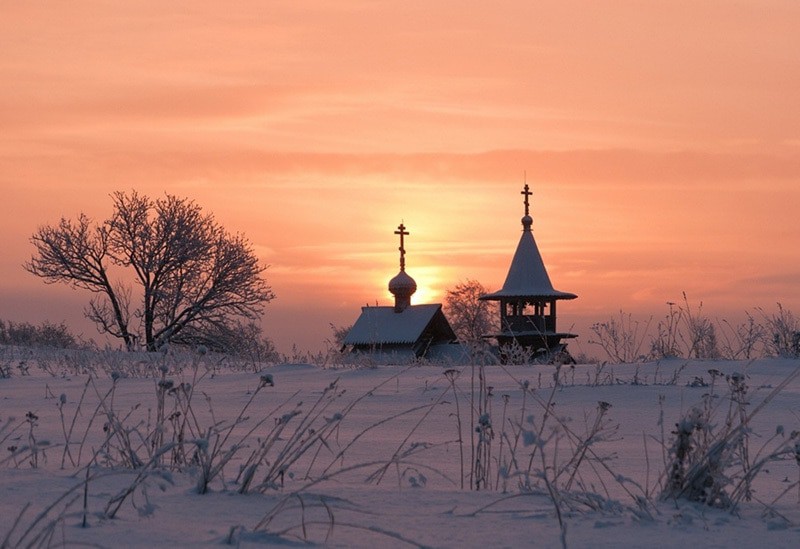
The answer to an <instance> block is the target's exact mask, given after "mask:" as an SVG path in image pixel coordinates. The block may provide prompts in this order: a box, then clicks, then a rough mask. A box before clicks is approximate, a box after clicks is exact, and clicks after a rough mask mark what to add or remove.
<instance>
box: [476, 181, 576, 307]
mask: <svg viewBox="0 0 800 549" xmlns="http://www.w3.org/2000/svg"><path fill="white" fill-rule="evenodd" d="M521 194H523V195H525V215H524V216H523V217H522V237H520V239H519V244H517V251H516V252H515V253H514V259H512V260H511V267H509V269H508V275H507V276H506V281H505V282H504V283H503V287H502V289H500V290H499V291H497V292H494V293H491V294H486V295H484V296H482V297H481V299H485V300H498V299H500V298H505V297H528V298H534V299H535V298H544V299H550V298H555V299H575V298H576V297H578V296H577V295H575V294H572V293H569V292H560V291H558V290H556V289H555V288H553V284H552V282H550V276H548V274H547V269H546V268H545V266H544V261H543V260H542V254H540V253H539V247H538V246H537V245H536V240H535V239H534V238H533V231H532V230H531V226H532V225H533V218H532V217H531V216H530V204H529V202H528V197H529V196H530V195H531V191H530V188H529V187H528V184H527V183H526V184H525V190H524V191H522V193H521Z"/></svg>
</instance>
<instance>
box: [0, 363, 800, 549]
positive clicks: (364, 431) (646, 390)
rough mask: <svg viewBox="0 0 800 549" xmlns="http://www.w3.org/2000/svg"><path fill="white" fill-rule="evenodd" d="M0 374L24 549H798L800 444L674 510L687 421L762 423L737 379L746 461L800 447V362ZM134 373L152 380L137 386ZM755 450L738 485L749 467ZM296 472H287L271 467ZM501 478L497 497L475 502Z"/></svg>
mask: <svg viewBox="0 0 800 549" xmlns="http://www.w3.org/2000/svg"><path fill="white" fill-rule="evenodd" d="M3 360H4V361H5V365H6V366H7V367H9V370H10V373H11V377H10V378H4V379H0V442H2V447H1V448H0V452H1V453H0V544H2V540H3V538H6V540H5V542H6V544H7V545H8V546H15V545H20V546H27V545H33V546H50V545H53V546H57V545H61V544H78V545H80V544H88V545H92V546H103V547H120V546H140V547H153V546H163V547H197V546H218V545H220V544H223V543H226V542H227V543H231V544H234V545H237V546H241V547H258V546H272V545H281V546H286V545H288V546H291V545H295V544H302V543H304V542H305V541H307V542H311V543H313V544H324V545H326V546H333V547H375V546H380V547H406V546H426V547H525V546H536V547H561V546H562V544H563V543H565V544H566V545H567V546H568V547H680V546H689V545H696V546H702V547H734V546H735V547H796V546H798V544H800V503H799V502H798V497H800V487H798V484H797V483H798V478H800V463H798V461H796V458H795V455H794V454H793V453H791V452H788V453H785V454H784V455H783V458H784V459H782V460H780V461H775V462H769V463H766V464H765V465H764V466H763V468H762V469H761V470H760V472H759V474H758V475H756V476H755V479H754V480H753V482H752V497H751V498H749V500H747V499H745V498H741V501H740V504H739V505H738V507H737V508H736V510H735V512H731V511H730V510H725V509H720V508H714V507H709V506H704V505H702V504H699V503H693V502H689V501H685V500H683V499H678V500H675V499H663V498H661V497H660V490H661V486H663V485H664V484H665V482H666V480H665V476H664V471H665V470H666V467H667V465H666V463H665V462H666V461H667V460H669V459H670V455H669V450H670V448H671V447H672V445H673V438H674V437H673V435H672V434H671V431H673V430H675V424H676V423H677V422H679V421H680V420H681V419H682V418H683V417H685V416H686V415H687V414H689V412H690V410H691V409H692V408H693V407H699V408H698V409H699V410H700V413H701V414H705V413H706V412H704V411H703V410H704V409H703V406H704V402H705V403H708V406H710V407H711V408H710V409H711V410H712V412H711V413H712V414H713V415H711V416H710V417H711V418H712V419H711V423H710V426H711V427H712V428H713V432H720V430H724V429H725V428H726V426H725V420H726V418H727V417H732V418H735V421H738V420H739V419H741V417H745V416H740V415H739V413H740V409H742V408H741V407H740V406H739V405H738V404H737V403H736V402H733V401H732V400H731V393H730V391H729V381H728V380H726V377H727V378H730V376H731V375H732V374H734V373H741V374H744V375H745V376H746V377H745V378H744V379H745V383H746V386H747V389H746V392H745V393H744V398H743V399H741V400H742V401H745V402H747V403H748V404H747V406H746V409H745V411H744V413H745V414H750V413H752V412H753V411H754V410H756V408H757V407H758V406H759V404H760V403H761V402H762V401H764V399H765V398H766V399H768V402H767V404H766V405H765V406H764V407H763V409H760V410H758V411H757V413H755V414H754V415H753V417H752V418H748V426H749V431H747V433H746V434H747V436H746V444H747V450H748V453H747V460H748V463H750V464H755V463H758V461H759V459H760V458H761V457H763V456H764V455H766V454H767V453H769V452H771V451H773V450H775V449H776V448H780V447H781V445H784V446H783V447H784V448H794V446H792V445H793V444H794V442H797V438H794V439H792V438H791V437H792V436H793V431H800V378H795V379H793V380H792V381H791V382H790V383H789V384H788V385H787V386H785V387H783V388H782V389H781V390H780V391H779V392H775V391H774V390H775V389H776V388H778V387H779V386H780V384H781V383H782V382H783V381H784V380H785V379H787V378H788V377H789V376H791V375H792V373H793V372H795V371H796V370H797V368H798V367H800V361H798V360H789V359H764V360H757V361H754V362H727V361H714V362H709V361H684V360H670V361H662V362H660V363H647V364H639V365H614V366H611V365H606V366H604V367H603V368H602V369H600V367H598V366H596V365H577V366H575V367H569V366H563V367H561V369H560V371H559V372H558V375H559V379H558V385H557V386H554V384H555V376H554V374H555V373H556V368H555V367H554V366H552V365H538V366H506V367H500V366H486V367H485V368H483V369H481V368H480V367H478V366H466V367H463V366H459V367H443V366H434V365H423V366H412V367H401V366H378V367H375V368H362V369H352V368H327V369H323V368H319V367H316V366H311V365H305V364H294V365H290V364H284V365H278V366H271V367H266V368H264V369H262V370H260V371H254V369H252V370H251V371H233V370H231V369H229V368H220V367H217V363H216V361H215V359H214V358H212V357H208V356H204V357H199V356H198V357H194V358H181V359H170V358H164V359H163V360H162V359H159V360H161V362H153V363H149V362H148V361H147V359H141V360H140V361H139V362H138V363H136V362H130V363H126V362H125V361H126V360H127V359H125V358H119V357H112V356H111V355H100V354H98V355H97V356H96V357H94V358H93V359H91V360H89V359H86V358H75V357H72V358H70V359H62V358H58V357H57V356H56V357H55V358H54V357H53V356H52V355H50V356H49V357H48V358H47V359H46V362H47V363H46V364H45V366H46V367H47V369H48V370H49V371H50V372H51V374H55V375H51V374H48V373H45V372H44V371H42V369H41V368H39V367H38V366H37V360H38V359H37V357H35V356H34V357H29V358H26V359H25V361H26V362H25V364H24V366H23V368H22V369H20V368H19V365H18V362H19V360H20V359H18V358H15V357H14V355H13V354H12V353H8V352H7V353H5V354H4V355H3ZM82 360H83V361H87V364H88V362H91V365H89V366H87V365H86V364H83V365H82V362H81V361H82ZM103 361H106V362H108V363H109V364H110V363H111V362H114V364H113V367H111V366H109V364H106V367H105V368H104V367H101V366H98V364H101V363H102V362H103ZM162 366H163V370H164V371H163V373H162V371H161V370H160V369H159V367H162ZM25 368H27V373H28V375H23V373H24V370H25ZM82 369H89V370H93V371H94V372H95V376H93V377H91V378H90V376H89V375H88V374H87V373H85V372H81V370H82ZM110 370H115V371H117V372H118V374H119V375H118V374H114V376H113V377H114V378H116V379H112V376H110V375H109V374H108V371H110ZM133 370H138V371H139V372H140V373H141V372H143V371H148V370H149V371H150V372H151V376H150V377H141V376H131V375H127V374H126V372H127V373H130V372H132V371H133ZM712 370H715V371H717V372H719V374H717V373H716V372H715V373H714V374H713V375H712V373H710V372H711V371H712ZM481 371H483V373H484V380H483V384H482V383H481V379H480V373H481ZM152 374H154V375H152ZM159 381H161V382H162V384H161V386H159V384H158V383H159ZM712 381H713V383H712ZM165 382H166V383H165ZM170 382H171V383H170ZM181 383H188V384H190V385H181ZM270 383H274V386H273V385H271V384H270ZM489 387H491V389H489ZM525 387H527V390H526V389H525ZM454 389H455V390H454ZM159 392H160V393H161V394H162V396H163V406H161V407H160V405H159V398H158V395H159ZM704 395H714V396H711V397H705V398H704ZM734 396H735V395H734ZM189 398H191V400H189ZM187 402H188V404H187ZM472 407H474V410H471V408H472ZM479 407H480V409H478V408H479ZM243 410H244V412H243ZM176 412H181V413H179V414H176ZM480 416H483V417H480ZM704 417H705V416H704ZM661 418H663V422H662V421H661ZM459 421H460V425H461V431H460V433H459ZM181 427H182V429H181ZM476 427H477V428H478V429H481V428H482V429H483V434H482V436H483V437H484V438H483V439H482V442H481V439H480V436H481V434H480V433H477V432H475V428H476ZM278 431H280V433H279V436H278ZM180 432H182V439H179V438H177V437H178V433H180ZM591 433H594V434H591ZM473 434H474V435H475V436H472V435H473ZM226 435H227V438H225V436H226ZM794 436H795V437H797V435H796V434H795V435H794ZM126 437H127V438H126ZM664 439H666V440H664ZM459 440H461V443H459ZM662 440H664V443H663V444H662ZM270 441H271V442H270ZM306 441H307V446H303V445H304V444H306ZM67 442H68V444H67ZM215 444H216V445H217V446H218V451H217V452H216V453H215ZM765 445H766V448H765V449H764V450H763V451H762V450H761V449H762V447H764V446H765ZM32 447H35V448H37V451H34V450H33V449H32ZM259 448H264V452H263V454H264V457H263V459H261V460H260V461H259V460H256V461H257V463H258V465H257V467H255V469H254V470H255V474H254V475H253V481H252V482H251V483H250V485H249V487H248V489H247V490H241V488H242V486H243V479H242V477H241V476H240V475H239V473H240V471H242V469H243V468H244V467H245V466H246V465H247V463H254V462H253V461H250V462H248V461H247V460H248V458H250V457H251V456H252V455H253V452H254V451H258V449H259ZM741 448H742V446H741V445H739V446H737V449H736V451H735V452H733V454H735V456H736V457H735V458H729V461H731V467H730V468H729V469H726V470H724V471H721V472H720V474H728V475H731V474H736V473H735V472H736V471H737V470H739V471H740V470H741V465H740V464H739V465H738V469H737V464H736V463H735V461H736V460H737V459H740V458H741V456H742V451H741ZM157 449H163V450H164V453H163V454H162V455H160V456H157V455H156V450H157ZM293 450H297V453H296V454H291V452H292V451H293ZM126 452H127V453H126ZM291 455H294V456H295V458H296V459H295V458H292V457H291ZM154 456H155V457H154ZM198 456H199V457H198ZM473 456H482V457H481V459H480V460H479V461H480V463H479V465H477V466H476V465H475V463H476V461H478V460H477V458H473ZM227 457H230V459H229V460H228V461H227V462H226V461H225V459H226V458H227ZM204 459H205V463H207V464H208V467H207V468H206V469H207V470H208V471H211V472H213V471H214V468H215V467H216V466H217V465H219V464H224V466H223V467H222V468H221V471H220V472H219V474H218V475H211V476H213V478H212V479H211V481H210V482H209V484H208V491H207V492H206V493H199V492H200V491H199V490H198V476H199V475H200V472H201V470H202V463H203V461H204ZM281 460H284V461H283V462H284V463H287V462H288V463H289V464H288V465H284V466H282V467H281V468H282V469H283V471H282V473H283V474H275V473H274V472H273V473H271V474H270V473H269V470H270V467H271V466H273V465H275V464H277V463H281ZM462 471H463V475H462ZM482 471H483V472H484V473H485V482H484V483H482V484H481V486H480V488H481V489H480V490H475V489H471V484H473V483H475V482H476V481H477V480H479V479H478V477H479V476H480V473H481V472H482ZM267 476H269V480H268V481H267V482H266V483H264V484H263V485H262V486H259V483H262V481H264V479H265V478H266V477H267ZM87 479H88V480H87ZM462 481H463V483H464V487H463V488H462ZM733 481H734V483H735V482H736V481H737V479H736V478H734V479H733ZM486 485H488V486H486ZM733 487H734V486H733V485H731V486H728V487H727V488H726V490H732V489H733ZM240 491H245V492H246V493H240ZM128 492H130V493H128ZM84 497H85V498H86V499H85V505H84ZM26 506H27V507H26ZM117 508H118V510H117ZM23 509H25V511H24V512H22V511H23ZM84 509H85V510H86V517H85V521H86V526H85V527H84V526H83V521H84ZM39 517H41V519H40V520H37V519H39ZM112 517H113V518H112ZM562 525H563V527H562ZM304 540H305V541H304Z"/></svg>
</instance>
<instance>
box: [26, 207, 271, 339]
mask: <svg viewBox="0 0 800 549" xmlns="http://www.w3.org/2000/svg"><path fill="white" fill-rule="evenodd" d="M112 199H113V202H114V213H113V215H112V216H111V218H110V219H108V220H106V221H104V222H103V223H101V224H99V225H93V224H92V222H91V221H90V220H89V218H88V217H86V216H85V215H83V214H81V215H80V216H79V218H78V221H77V222H76V223H73V222H70V221H69V220H67V219H64V218H62V219H61V222H60V223H59V224H58V225H56V226H44V227H40V228H39V230H38V231H37V232H36V233H35V234H34V235H33V236H32V237H31V242H32V243H33V244H34V246H35V247H36V254H34V255H33V257H32V258H31V260H30V261H29V262H27V263H25V265H24V267H25V269H26V270H28V271H29V272H31V273H33V274H34V275H36V276H39V277H41V278H43V279H44V280H45V282H47V283H56V282H63V283H66V284H69V285H71V286H73V287H75V288H81V289H86V290H89V291H90V292H92V293H94V294H95V295H94V296H93V297H92V299H91V301H90V302H89V307H88V309H87V311H86V315H87V317H88V318H89V319H91V320H92V321H94V322H95V323H96V324H97V326H98V329H99V330H100V332H101V333H107V334H109V335H111V336H113V337H117V338H120V339H122V340H123V342H124V343H125V345H126V347H127V348H128V349H134V348H135V347H136V344H137V340H138V339H139V338H140V337H142V336H143V339H144V342H145V347H146V348H147V349H148V350H150V351H154V350H156V349H158V348H159V347H161V346H162V345H164V344H165V343H169V342H171V341H178V340H179V337H178V336H179V334H180V333H181V332H182V331H184V330H186V331H187V332H189V331H191V332H193V333H194V334H198V333H203V332H204V331H207V332H214V331H217V332H218V331H219V330H222V329H225V328H226V327H227V326H229V325H230V324H231V322H234V320H235V319H240V318H245V319H249V320H254V319H257V318H259V317H260V315H261V314H262V313H263V307H264V305H265V304H266V303H268V302H269V301H271V300H272V299H273V298H274V297H275V295H274V294H273V292H272V290H271V288H270V287H269V286H268V285H267V284H266V282H265V281H264V280H263V278H262V277H261V274H262V273H263V271H264V269H265V268H266V267H262V266H261V265H260V264H259V262H258V259H257V258H256V256H255V253H254V252H253V250H252V247H251V245H250V243H249V242H248V241H247V240H246V239H245V238H244V237H243V236H242V235H238V234H237V235H231V234H229V233H228V232H227V231H225V230H224V229H223V228H222V227H221V226H220V225H218V224H217V222H216V221H215V220H214V217H213V216H212V215H210V214H204V213H203V212H202V209H201V208H200V207H199V206H198V205H197V204H195V203H194V202H193V201H191V200H188V199H184V198H179V197H175V196H171V195H166V196H165V197H164V198H160V199H156V200H152V199H150V198H148V197H146V196H142V195H139V194H138V193H136V192H132V193H131V194H126V193H123V192H116V193H114V194H113V195H112ZM112 267H122V268H128V269H130V270H132V271H133V276H134V279H135V281H136V283H137V286H138V287H140V289H141V292H140V297H139V299H140V301H139V304H138V307H137V308H136V309H135V310H131V302H132V298H133V291H132V288H131V287H130V286H126V285H124V284H122V283H120V282H118V281H113V282H112V280H111V278H110V275H109V269H110V268H112ZM132 315H133V317H135V318H138V319H139V320H140V326H139V329H138V330H136V329H134V328H133V327H132V326H131V318H132Z"/></svg>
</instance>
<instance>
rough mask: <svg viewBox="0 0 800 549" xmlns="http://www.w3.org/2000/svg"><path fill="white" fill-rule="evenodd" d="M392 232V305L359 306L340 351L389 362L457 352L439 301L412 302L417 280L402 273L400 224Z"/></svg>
mask: <svg viewBox="0 0 800 549" xmlns="http://www.w3.org/2000/svg"><path fill="white" fill-rule="evenodd" d="M394 234H396V235H399V236H400V248H399V250H400V272H398V273H397V275H395V276H394V278H392V279H391V280H390V281H389V292H391V294H392V295H393V296H394V306H374V307H370V306H366V307H362V308H361V316H359V317H358V320H356V322H355V324H353V327H352V328H350V331H349V332H348V334H347V336H346V337H345V339H344V341H343V350H344V349H348V348H349V349H350V352H352V353H356V354H368V355H369V356H370V357H371V358H374V359H376V360H381V361H385V362H389V363H407V362H412V361H414V360H419V359H423V358H425V359H429V360H437V359H439V358H443V356H446V355H448V354H452V353H453V352H456V353H458V352H460V351H461V346H460V345H453V344H455V343H456V334H455V332H453V328H452V327H451V326H450V323H449V322H448V321H447V318H445V316H444V312H443V311H442V304H441V303H431V304H424V305H412V304H411V296H412V295H414V292H416V291H417V283H416V281H415V280H414V279H413V278H411V276H410V275H409V274H408V273H407V272H406V249H405V237H406V236H409V234H410V233H409V232H408V231H407V230H406V227H405V225H403V224H402V223H400V225H399V226H398V227H397V230H396V231H395V232H394Z"/></svg>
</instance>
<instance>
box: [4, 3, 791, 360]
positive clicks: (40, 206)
mask: <svg viewBox="0 0 800 549" xmlns="http://www.w3.org/2000/svg"><path fill="white" fill-rule="evenodd" d="M39 4H41V5H39ZM58 5H60V7H54V6H58ZM232 6H233V7H232ZM0 9H2V13H3V16H2V18H0V52H2V55H0V81H1V82H2V83H3V84H2V86H0V129H1V130H2V131H0V189H1V190H2V197H3V207H2V214H0V231H2V235H3V237H2V254H0V318H3V319H11V320H28V321H33V322H39V321H41V320H44V319H50V320H54V321H61V320H67V321H68V322H70V323H72V324H74V325H75V326H76V327H77V328H78V329H79V330H80V331H82V332H83V333H84V334H85V335H86V336H87V337H96V334H95V333H94V331H93V329H92V328H91V327H90V326H88V325H87V324H85V322H83V321H81V309H82V307H83V305H84V304H85V303H86V301H87V299H88V298H87V296H86V295H85V294H84V293H81V292H77V291H72V290H69V289H66V288H64V287H58V286H45V285H44V284H43V283H42V282H41V281H40V280H38V279H35V278H34V277H33V276H32V275H30V274H28V273H26V272H24V271H23V270H22V268H21V264H22V263H23V262H24V261H25V260H26V259H28V258H29V256H30V253H31V251H32V247H31V245H30V243H29V242H28V238H29V236H30V235H31V234H32V233H33V232H34V231H35V230H36V227H37V226H38V225H40V224H44V223H53V222H56V221H57V220H58V218H59V217H60V216H61V215H66V216H68V217H75V216H76V215H77V214H78V213H79V212H80V211H84V212H86V213H87V214H89V215H91V216H93V217H95V218H104V217H105V216H107V215H108V214H109V213H110V199H109V196H108V195H109V194H110V193H111V192H113V191H115V190H130V189H137V190H138V191H140V192H142V193H145V194H150V195H154V196H155V195H159V194H161V193H163V192H169V193H173V194H177V195H181V196H188V197H191V198H193V199H195V200H196V201H197V202H199V203H200V204H201V205H202V206H204V207H205V208H206V209H207V210H209V211H212V212H213V213H214V214H215V215H216V216H217V218H218V219H219V220H220V221H221V222H222V223H223V224H224V225H225V226H226V227H227V228H228V229H229V230H231V231H241V232H244V233H245V234H246V235H247V236H248V237H249V239H250V240H251V241H252V242H253V243H254V245H255V246H256V249H257V251H258V253H259V254H260V256H261V258H262V259H263V261H264V263H266V264H269V265H271V267H270V268H269V270H268V271H267V278H268V280H269V282H270V283H271V284H272V286H273V288H274V290H275V292H276V293H277V295H278V298H277V300H275V301H274V302H273V303H272V304H270V305H269V307H268V309H267V317H266V318H265V321H264V325H265V328H266V329H267V331H268V333H269V335H270V336H271V337H272V338H273V339H274V340H275V341H276V343H277V344H278V347H279V349H281V350H283V351H288V350H289V348H290V347H291V345H292V343H297V344H298V346H299V347H300V348H304V349H305V348H309V349H313V348H319V347H321V346H322V341H323V340H324V339H325V338H327V337H329V336H330V329H329V324H330V323H334V324H337V325H343V324H349V323H351V322H353V321H354V320H355V318H356V317H357V315H358V313H359V310H360V309H359V308H360V306H362V305H364V304H366V303H371V304H372V303H375V302H376V301H378V302H380V303H382V304H387V303H389V301H390V300H389V296H388V294H387V292H386V289H385V288H386V283H387V282H388V280H389V278H391V277H392V276H393V275H394V274H395V273H396V271H397V261H398V256H397V249H396V248H397V242H396V240H395V238H396V237H395V236H394V235H393V234H392V232H393V230H394V229H395V227H396V226H397V224H398V223H399V222H400V221H401V220H403V221H404V222H405V224H406V225H407V226H408V227H409V230H410V231H411V236H410V237H409V238H408V244H407V248H408V272H409V273H410V274H411V275H412V276H414V278H415V279H416V280H417V283H418V285H419V286H420V295H419V296H418V297H419V298H420V300H424V301H427V300H441V298H442V293H443V292H444V290H445V289H447V288H448V287H452V286H453V285H454V284H455V283H457V282H459V281H461V280H465V279H469V278H474V279H478V280H480V281H481V282H482V283H483V284H484V285H486V286H488V287H490V288H498V287H499V286H500V285H501V284H502V282H503V280H504V278H505V274H506V271H507V268H508V263H509V261H510V259H511V255H512V253H513V250H514V247H515V246H516V243H517V240H518V238H519V231H520V224H519V218H520V216H521V214H522V204H521V197H520V196H519V194H518V193H519V191H520V190H521V187H522V184H523V182H524V180H523V177H524V175H523V174H524V173H526V172H527V180H528V183H530V184H531V186H532V188H533V191H534V195H533V202H532V204H533V216H534V234H535V236H536V238H537V241H538V243H539V246H540V249H541V251H542V255H543V256H544V259H545V262H546V264H547V266H548V269H549V272H550V276H551V279H552V280H553V282H554V285H555V286H556V288H558V289H560V290H563V291H569V292H574V293H576V294H578V295H579V299H577V300H576V301H571V302H569V303H566V304H564V305H563V306H562V307H561V308H560V322H561V324H562V327H568V326H570V325H572V324H574V325H575V327H576V328H575V329H576V330H577V331H578V332H579V333H581V335H582V337H581V338H580V340H579V342H581V343H580V344H581V345H582V346H583V349H584V350H589V349H588V346H587V345H586V343H585V342H586V340H587V339H589V334H588V330H587V329H586V326H588V324H590V323H591V322H592V321H598V320H605V319H606V318H608V316H610V315H611V314H613V313H614V312H615V311H618V310H619V309H620V308H622V309H625V310H626V311H632V312H636V313H639V314H642V315H646V314H651V313H652V314H656V315H658V316H661V315H662V314H664V313H665V312H666V306H665V305H664V303H665V302H666V301H679V300H680V298H681V292H682V291H686V292H687V293H688V295H689V297H690V300H692V301H693V302H698V301H700V300H703V301H704V303H705V311H706V312H708V313H709V314H712V315H715V316H717V315H720V316H730V315H735V314H739V313H741V312H742V311H744V310H746V309H748V310H749V309H752V308H753V307H756V306H762V307H765V308H767V309H771V308H774V304H775V303H776V302H778V301H780V302H782V303H783V304H784V305H785V306H788V307H790V308H794V309H795V311H797V312H800V291H799V290H800V246H799V245H798V243H800V221H798V217H800V216H799V215H798V211H800V108H798V106H797V105H798V96H800V38H798V29H800V4H798V3H796V2H794V1H769V0H758V1H755V0H753V1H748V0H744V1H741V2H736V3H733V2H728V1H725V2H723V1H719V2H715V1H706V2H695V1H686V2H680V1H679V2H642V1H615V2H595V1H590V0H586V1H580V2H579V1H574V2H569V1H553V2H529V1H507V2H498V3H487V2H481V3H479V2H463V1H459V2H456V1H450V2H435V1H433V2H383V1H355V0H352V1H346V0H345V1H337V2H329V1H310V0H309V1H297V2H263V1H261V2H244V1H241V2H236V3H234V4H231V5H228V4H227V3H222V2H199V1H195V2H191V3H172V2H164V1H153V2H134V3H123V2H116V3H115V2H105V1H99V0H98V1H94V2H48V3H46V5H45V4H42V3H35V4H34V3H25V2H11V1H8V2H5V1H2V0H0ZM420 300H416V301H414V302H421V301H420ZM571 345H572V344H571Z"/></svg>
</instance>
